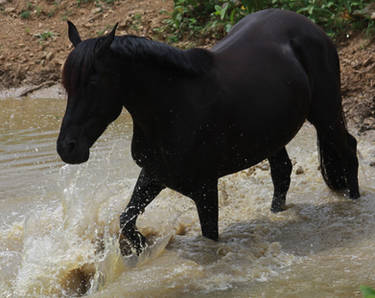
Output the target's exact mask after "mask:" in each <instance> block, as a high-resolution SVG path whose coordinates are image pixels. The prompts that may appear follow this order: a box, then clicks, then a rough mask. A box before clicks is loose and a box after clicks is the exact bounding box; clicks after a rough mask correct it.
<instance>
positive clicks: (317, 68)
mask: <svg viewBox="0 0 375 298" xmlns="http://www.w3.org/2000/svg"><path fill="white" fill-rule="evenodd" d="M319 35H320V33H317V35H316V36H318V37H319ZM290 46H291V48H292V49H293V51H294V53H295V55H296V58H297V60H298V61H299V63H300V64H301V66H302V68H303V69H304V71H305V72H306V75H307V76H308V78H309V84H310V92H311V106H310V112H309V115H308V117H307V119H308V120H309V121H310V122H311V123H312V124H313V125H314V126H315V128H316V130H317V134H318V152H319V162H320V171H321V173H322V176H323V179H324V181H325V183H326V184H327V186H328V187H329V188H331V189H332V190H336V191H340V190H344V189H347V188H348V189H349V190H350V191H351V193H353V195H352V196H353V198H354V197H356V196H359V194H357V193H358V191H357V189H358V181H357V180H358V179H357V170H358V161H357V158H356V150H357V142H356V140H355V138H354V137H353V136H352V135H350V134H349V133H348V131H347V128H346V123H345V117H344V114H343V109H342V98H341V90H340V89H341V86H340V62H339V57H338V54H337V50H336V48H335V46H334V45H333V43H332V42H331V41H330V40H329V39H328V38H327V37H325V36H324V35H323V34H321V36H320V37H319V38H318V39H314V38H312V39H310V38H308V37H305V36H302V37H301V36H300V37H296V38H295V39H292V40H290Z"/></svg>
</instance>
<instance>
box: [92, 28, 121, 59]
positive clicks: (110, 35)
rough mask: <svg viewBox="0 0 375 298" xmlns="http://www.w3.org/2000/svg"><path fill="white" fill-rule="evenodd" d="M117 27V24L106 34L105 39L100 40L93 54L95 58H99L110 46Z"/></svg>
mask: <svg viewBox="0 0 375 298" xmlns="http://www.w3.org/2000/svg"><path fill="white" fill-rule="evenodd" d="M117 26H118V23H116V25H115V26H114V27H113V29H112V31H111V32H110V33H108V35H107V36H106V37H104V39H103V40H102V42H101V43H99V44H98V46H97V47H96V48H95V54H96V55H97V56H101V55H102V54H103V53H104V52H105V51H106V50H107V49H109V47H110V46H111V44H112V42H113V40H114V39H115V33H116V28H117Z"/></svg>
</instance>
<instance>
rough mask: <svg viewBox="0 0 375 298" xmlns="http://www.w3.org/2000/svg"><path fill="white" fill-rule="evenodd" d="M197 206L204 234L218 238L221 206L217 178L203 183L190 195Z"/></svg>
mask: <svg viewBox="0 0 375 298" xmlns="http://www.w3.org/2000/svg"><path fill="white" fill-rule="evenodd" d="M190 197H191V198H192V199H193V201H194V202H195V205H196V206H197V210H198V215H199V221H200V224H201V230H202V235H203V236H204V237H207V238H209V239H212V240H215V241H216V240H218V238H219V228H218V217H219V206H218V194H217V180H216V181H214V182H209V183H205V184H203V185H202V186H201V187H199V188H198V189H197V190H196V191H194V192H193V193H192V194H191V196H190Z"/></svg>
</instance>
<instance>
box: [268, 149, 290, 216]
mask: <svg viewBox="0 0 375 298" xmlns="http://www.w3.org/2000/svg"><path fill="white" fill-rule="evenodd" d="M268 161H269V163H270V167H271V177H272V182H273V186H274V194H273V198H272V204H271V211H272V212H275V213H276V212H280V211H283V210H285V201H286V194H287V192H288V189H289V185H290V174H291V173H292V163H291V161H290V159H289V156H288V153H287V152H286V149H285V147H283V148H282V149H281V150H280V151H278V152H277V153H276V154H273V155H272V156H270V157H269V158H268Z"/></svg>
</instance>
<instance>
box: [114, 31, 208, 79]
mask: <svg viewBox="0 0 375 298" xmlns="http://www.w3.org/2000/svg"><path fill="white" fill-rule="evenodd" d="M111 49H112V50H113V51H114V52H116V53H118V54H120V55H125V56H127V57H133V58H134V59H136V60H138V59H139V60H142V61H143V62H148V63H156V64H157V65H158V66H159V67H161V68H168V69H174V70H179V71H182V72H184V73H186V74H190V75H194V74H200V73H202V72H205V71H207V70H208V69H209V68H210V66H211V63H212V54H211V53H210V52H209V51H207V50H204V49H197V48H195V49H190V50H180V49H177V48H174V47H172V46H169V45H167V44H164V43H161V42H157V41H153V40H150V39H147V38H144V37H138V36H133V35H124V36H120V37H116V38H115V40H114V42H113V44H112V45H111Z"/></svg>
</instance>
